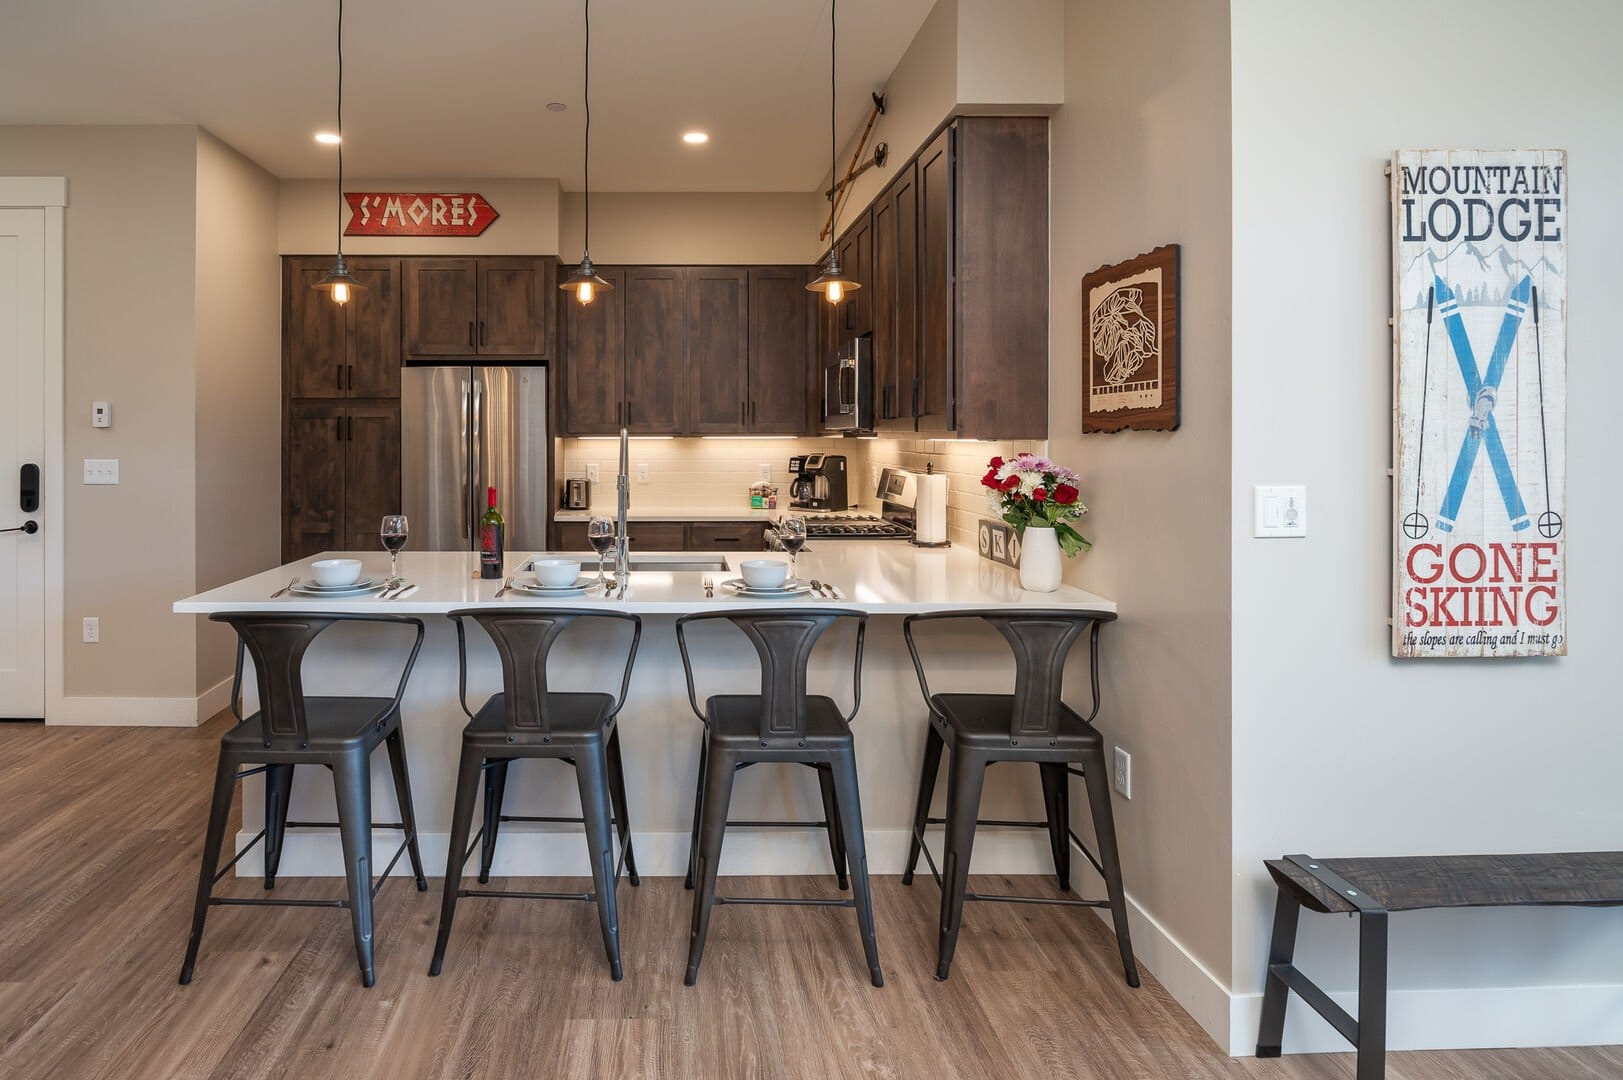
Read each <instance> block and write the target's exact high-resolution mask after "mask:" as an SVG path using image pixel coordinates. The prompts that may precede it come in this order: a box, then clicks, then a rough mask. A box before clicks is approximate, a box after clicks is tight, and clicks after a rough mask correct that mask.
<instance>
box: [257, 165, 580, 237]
mask: <svg viewBox="0 0 1623 1080" xmlns="http://www.w3.org/2000/svg"><path fill="white" fill-rule="evenodd" d="M335 169H336V164H335ZM279 188H280V191H279V200H280V207H279V219H278V222H277V250H278V251H280V252H281V253H282V254H283V255H312V254H321V253H322V252H327V251H332V250H333V248H334V245H336V244H337V242H338V221H339V217H340V215H345V216H347V215H348V212H349V211H348V209H347V208H346V207H345V206H344V205H343V204H342V203H341V202H340V201H339V199H338V184H337V179H336V177H335V178H334V179H332V180H283V181H281V183H280V185H279ZM344 189H345V190H346V191H476V192H478V193H479V194H480V195H483V196H484V197H485V199H486V200H487V201H488V202H489V203H490V205H492V206H494V207H495V208H496V213H497V214H498V215H500V216H499V217H497V219H496V220H495V221H494V222H492V223H491V226H490V228H488V229H486V230H485V231H484V232H483V233H481V234H480V235H479V236H476V237H436V236H418V237H389V236H381V237H373V236H346V237H345V238H344V251H345V252H346V253H350V254H355V255H555V254H557V253H558V181H556V180H546V179H537V180H398V179H396V180H378V179H368V178H361V179H355V178H353V177H350V176H346V177H345V179H344Z"/></svg>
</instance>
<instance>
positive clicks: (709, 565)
mask: <svg viewBox="0 0 1623 1080" xmlns="http://www.w3.org/2000/svg"><path fill="white" fill-rule="evenodd" d="M638 570H660V571H663V572H665V573H668V574H679V573H684V572H686V573H695V574H725V573H726V572H727V560H726V559H723V558H720V557H719V556H716V557H711V558H705V557H703V556H687V555H633V556H631V572H632V573H636V572H637V571H638Z"/></svg>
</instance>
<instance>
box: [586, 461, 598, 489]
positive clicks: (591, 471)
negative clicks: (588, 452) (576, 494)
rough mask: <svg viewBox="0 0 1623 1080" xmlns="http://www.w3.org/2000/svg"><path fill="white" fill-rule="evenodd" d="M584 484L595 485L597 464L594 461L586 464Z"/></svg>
mask: <svg viewBox="0 0 1623 1080" xmlns="http://www.w3.org/2000/svg"><path fill="white" fill-rule="evenodd" d="M586 482H587V483H589V484H595V483H597V462H595V461H588V462H587V463H586Z"/></svg>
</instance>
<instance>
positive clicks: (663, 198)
mask: <svg viewBox="0 0 1623 1080" xmlns="http://www.w3.org/2000/svg"><path fill="white" fill-rule="evenodd" d="M584 202H585V200H584V198H583V196H582V195H581V194H580V193H579V192H573V191H572V192H569V193H567V194H565V195H564V196H563V200H562V206H561V211H562V218H561V220H560V222H559V230H558V231H559V250H560V251H561V252H562V255H563V259H564V261H565V262H567V263H575V262H578V261H579V260H580V253H581V243H582V208H583V204H584ZM827 205H828V204H827V203H826V202H824V201H822V200H820V199H819V198H818V197H817V196H816V195H815V194H813V193H811V192H783V193H775V192H766V193H760V192H719V193H690V192H680V193H634V192H632V193H628V192H598V193H594V194H593V195H592V261H593V262H597V263H602V264H603V265H605V266H610V265H613V264H615V263H670V264H677V265H695V264H703V263H712V264H727V263H756V264H771V263H811V262H815V261H816V259H817V257H818V255H820V254H821V253H822V245H820V244H819V243H818V240H817V226H816V225H814V224H812V222H814V221H815V220H816V217H817V209H818V207H819V206H827Z"/></svg>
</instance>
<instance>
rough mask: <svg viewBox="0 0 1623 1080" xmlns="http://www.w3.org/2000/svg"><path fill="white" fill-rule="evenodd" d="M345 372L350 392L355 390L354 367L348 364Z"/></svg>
mask: <svg viewBox="0 0 1623 1080" xmlns="http://www.w3.org/2000/svg"><path fill="white" fill-rule="evenodd" d="M347 370H348V383H349V388H350V389H351V390H354V389H355V365H354V364H350V365H349V367H348V369H347Z"/></svg>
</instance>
